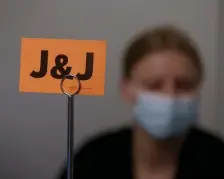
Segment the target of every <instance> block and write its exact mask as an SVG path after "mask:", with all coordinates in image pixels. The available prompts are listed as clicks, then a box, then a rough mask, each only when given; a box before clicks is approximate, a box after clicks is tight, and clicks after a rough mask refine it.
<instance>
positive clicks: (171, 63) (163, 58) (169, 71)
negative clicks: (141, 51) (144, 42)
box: [131, 51, 197, 78]
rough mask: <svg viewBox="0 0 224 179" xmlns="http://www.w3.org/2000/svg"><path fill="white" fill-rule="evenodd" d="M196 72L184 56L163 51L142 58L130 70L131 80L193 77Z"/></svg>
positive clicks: (190, 61) (174, 52)
mask: <svg viewBox="0 0 224 179" xmlns="http://www.w3.org/2000/svg"><path fill="white" fill-rule="evenodd" d="M196 74H197V70H196V68H195V66H194V64H193V63H192V60H191V59H189V58H188V57H187V56H185V55H184V54H181V53H179V52H176V51H164V52H159V53H154V54H150V55H147V56H145V57H143V58H142V59H141V60H139V62H138V63H137V64H135V66H134V67H133V69H132V72H131V76H132V77H133V78H135V77H136V78H146V77H149V78H150V77H154V76H155V77H177V76H179V77H181V76H191V77H192V76H195V75H196Z"/></svg>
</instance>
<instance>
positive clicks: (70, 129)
mask: <svg viewBox="0 0 224 179" xmlns="http://www.w3.org/2000/svg"><path fill="white" fill-rule="evenodd" d="M66 79H70V80H72V79H75V80H76V81H77V83H78V88H77V90H76V92H74V93H72V94H69V93H67V92H65V90H64V88H63V84H64V81H65V80H66ZM60 88H61V91H62V93H64V94H65V95H67V96H68V124H67V125H68V126H67V179H73V150H74V96H75V95H77V94H79V92H80V90H81V82H80V80H79V79H78V78H77V77H76V76H74V75H66V76H64V78H63V79H62V80H61V84H60Z"/></svg>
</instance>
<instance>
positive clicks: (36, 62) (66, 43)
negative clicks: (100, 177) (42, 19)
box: [19, 38, 106, 95]
mask: <svg viewBox="0 0 224 179" xmlns="http://www.w3.org/2000/svg"><path fill="white" fill-rule="evenodd" d="M21 45H22V46H21V48H22V49H21V64H20V83H19V91H20V92H38V93H62V92H61V89H60V83H61V79H62V78H63V77H64V76H65V75H68V74H72V75H75V76H76V77H77V78H78V79H79V80H80V82H81V90H80V93H79V94H81V95H104V85H105V68H106V67H105V66H106V42H105V41H97V40H65V39H41V38H23V39H22V44H21ZM77 85H78V83H77V82H76V83H75V82H74V81H73V84H68V88H69V89H70V91H71V88H72V89H75V88H77V87H78V86H77Z"/></svg>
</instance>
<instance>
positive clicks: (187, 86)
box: [176, 81, 195, 91]
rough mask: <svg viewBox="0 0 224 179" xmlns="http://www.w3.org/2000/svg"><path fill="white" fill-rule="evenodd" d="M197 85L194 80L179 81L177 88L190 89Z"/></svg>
mask: <svg viewBox="0 0 224 179" xmlns="http://www.w3.org/2000/svg"><path fill="white" fill-rule="evenodd" d="M194 87H195V85H194V82H192V81H179V82H177V83H176V89H178V90H182V91H189V90H192V89H193V88H194Z"/></svg>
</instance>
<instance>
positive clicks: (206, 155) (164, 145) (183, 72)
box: [59, 26, 224, 179]
mask: <svg viewBox="0 0 224 179" xmlns="http://www.w3.org/2000/svg"><path fill="white" fill-rule="evenodd" d="M122 62H123V76H122V78H121V86H120V88H121V92H122V96H123V98H124V100H125V101H126V102H127V104H129V105H131V107H132V109H133V111H132V112H133V119H134V121H135V122H134V125H133V126H132V127H131V128H120V129H118V130H116V131H112V132H108V133H104V134H102V135H99V136H97V137H95V138H93V139H91V140H90V141H88V142H87V143H86V144H85V145H84V146H83V147H82V148H81V149H80V150H79V151H78V153H77V154H76V155H75V158H74V178H75V179H90V178H93V179H205V178H211V179H218V178H224V172H223V171H224V145H223V142H222V141H221V140H220V139H218V138H216V137H214V136H212V135H211V134H209V133H207V132H205V131H202V130H200V129H198V128H197V127H196V122H197V118H198V107H199V102H200V98H199V96H200V90H201V84H202V82H203V75H204V71H203V65H202V61H201V57H200V55H199V53H198V51H197V49H196V46H195V43H194V42H193V41H192V39H190V37H189V36H188V35H187V34H185V33H184V32H183V31H181V30H180V29H177V28H176V27H173V26H159V27H155V28H153V29H149V30H147V31H145V32H143V33H141V34H140V35H138V36H137V37H135V38H134V39H133V40H132V42H131V43H130V45H129V46H128V48H127V50H126V52H125V54H124V57H123V59H122ZM59 178H60V179H66V170H63V172H62V174H61V175H60V177H59Z"/></svg>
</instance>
